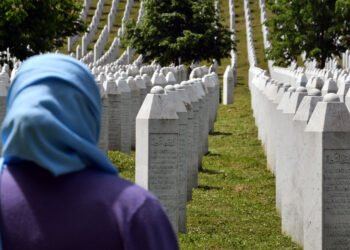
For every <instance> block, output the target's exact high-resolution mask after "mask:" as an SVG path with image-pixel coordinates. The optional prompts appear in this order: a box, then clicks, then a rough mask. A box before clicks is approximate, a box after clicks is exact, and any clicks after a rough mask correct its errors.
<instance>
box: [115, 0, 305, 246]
mask: <svg viewBox="0 0 350 250" xmlns="http://www.w3.org/2000/svg"><path fill="white" fill-rule="evenodd" d="M221 5H222V6H221V8H222V10H223V13H222V14H223V15H224V19H225V20H224V22H226V26H228V23H227V22H228V20H229V18H228V1H221ZM251 8H252V14H253V25H254V31H255V33H254V35H255V36H256V37H255V39H256V40H255V46H256V48H257V56H258V62H259V65H260V64H266V62H264V58H263V54H264V53H263V45H262V38H261V26H260V25H259V18H260V15H259V9H258V1H251ZM235 11H236V36H237V39H238V42H237V52H238V85H237V86H236V88H235V103H234V104H233V105H228V106H223V105H221V106H220V109H219V114H218V119H217V121H216V123H215V133H214V134H212V135H210V137H209V154H208V155H206V156H204V157H203V169H202V170H201V171H200V172H199V180H198V185H199V186H198V188H196V189H194V190H193V199H192V200H191V201H189V202H188V203H187V233H186V234H179V244H180V247H181V249H301V248H300V247H299V246H297V245H296V244H295V243H293V242H292V241H291V239H290V238H289V237H287V236H285V235H284V234H283V233H282V232H281V218H280V217H279V215H278V214H277V212H276V209H275V178H274V176H273V174H272V173H271V172H270V171H268V170H267V166H266V157H265V154H264V150H263V148H262V146H261V143H260V141H259V140H258V139H257V138H258V136H257V128H256V126H255V124H254V118H253V115H252V110H251V107H250V93H249V89H248V69H249V63H248V60H247V58H248V56H247V47H246V33H245V20H244V10H243V0H241V1H236V3H235ZM259 32H260V34H259ZM259 51H260V52H259ZM228 64H230V59H229V58H226V59H224V60H222V64H221V66H220V68H219V76H220V81H221V83H222V75H223V73H224V70H225V68H226V66H227V65H228ZM262 66H263V65H262ZM109 157H110V159H111V160H112V161H113V163H114V164H115V165H116V166H118V169H119V171H120V175H121V176H122V177H124V178H126V179H128V180H131V181H134V174H135V169H134V166H135V162H134V159H135V155H134V152H133V153H132V154H131V155H125V154H122V153H119V152H112V151H110V152H109Z"/></svg>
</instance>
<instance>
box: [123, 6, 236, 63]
mask: <svg viewBox="0 0 350 250" xmlns="http://www.w3.org/2000/svg"><path fill="white" fill-rule="evenodd" d="M144 3H145V16H144V18H143V19H142V21H141V22H140V23H139V24H136V22H135V21H134V20H131V21H129V22H128V23H127V24H126V32H125V37H124V38H125V40H126V41H127V44H128V45H129V46H131V47H133V48H135V49H136V51H137V53H139V54H142V55H143V56H144V60H145V61H146V62H150V61H152V60H156V61H157V62H158V63H160V64H161V65H168V64H170V63H175V64H178V63H179V59H181V63H191V62H192V61H201V60H208V61H209V60H210V59H213V58H215V59H217V60H218V61H220V59H221V58H224V57H227V56H229V54H230V51H231V49H234V48H235V42H234V41H232V39H231V35H232V34H233V33H232V32H230V31H229V30H227V29H226V28H225V27H224V26H223V25H222V24H221V22H220V18H219V16H218V15H216V13H215V8H214V5H213V1H212V0H199V1H191V0H162V1H159V0H145V1H144Z"/></svg>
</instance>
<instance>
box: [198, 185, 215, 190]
mask: <svg viewBox="0 0 350 250" xmlns="http://www.w3.org/2000/svg"><path fill="white" fill-rule="evenodd" d="M198 189H202V190H220V189H221V188H219V187H210V186H203V185H198Z"/></svg>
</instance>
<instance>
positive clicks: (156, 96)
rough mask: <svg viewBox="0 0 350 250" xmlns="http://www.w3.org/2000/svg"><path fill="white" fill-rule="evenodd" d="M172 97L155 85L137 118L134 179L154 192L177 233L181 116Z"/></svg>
mask: <svg viewBox="0 0 350 250" xmlns="http://www.w3.org/2000/svg"><path fill="white" fill-rule="evenodd" d="M172 101H173V99H172V98H168V96H167V95H165V94H164V89H163V88H162V87H160V86H156V87H154V88H152V90H151V93H150V94H148V95H147V96H146V98H145V101H144V102H143V104H142V106H141V109H140V111H139V113H138V115H137V117H136V167H135V182H136V184H138V185H140V186H141V187H143V188H145V189H146V190H149V191H150V192H152V193H153V194H154V195H155V196H156V197H157V198H158V199H159V201H160V203H161V204H162V206H163V207H164V209H165V211H166V213H167V215H168V217H169V219H170V222H171V223H172V225H173V228H174V230H175V232H176V233H178V221H179V218H178V194H179V190H178V189H179V183H178V182H179V180H178V175H179V173H178V171H179V169H178V168H179V163H178V154H179V128H178V120H179V117H178V115H177V113H176V109H175V106H176V105H175V104H174V103H172Z"/></svg>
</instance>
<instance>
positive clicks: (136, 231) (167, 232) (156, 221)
mask: <svg viewBox="0 0 350 250" xmlns="http://www.w3.org/2000/svg"><path fill="white" fill-rule="evenodd" d="M127 237H128V241H127V242H128V243H127V244H128V245H127V246H126V249H128V250H133V249H145V250H146V249H152V250H153V249H154V250H155V249H167V250H172V249H174V250H177V249H179V247H178V243H177V238H176V235H175V233H174V231H173V228H172V226H171V224H170V222H169V219H168V217H167V216H166V214H165V211H164V210H163V208H162V207H161V205H160V203H159V201H158V200H153V199H149V198H148V199H147V200H146V201H145V202H144V204H143V206H141V207H140V208H139V209H138V210H137V211H136V213H135V214H134V216H133V218H132V220H131V223H130V230H129V234H128V236H127Z"/></svg>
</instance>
